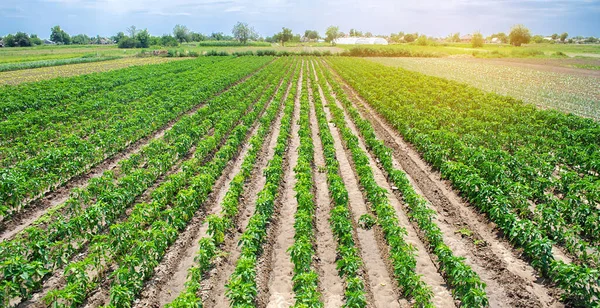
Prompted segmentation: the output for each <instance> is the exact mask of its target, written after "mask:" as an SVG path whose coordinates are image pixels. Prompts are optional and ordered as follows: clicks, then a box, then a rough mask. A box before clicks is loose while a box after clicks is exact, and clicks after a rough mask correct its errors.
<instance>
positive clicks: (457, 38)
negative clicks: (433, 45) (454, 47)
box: [449, 32, 460, 43]
mask: <svg viewBox="0 0 600 308" xmlns="http://www.w3.org/2000/svg"><path fill="white" fill-rule="evenodd" d="M449 40H450V42H453V43H460V32H456V33H453V34H450V37H449Z"/></svg>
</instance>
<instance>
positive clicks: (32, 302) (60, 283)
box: [20, 129, 213, 307]
mask: <svg viewBox="0 0 600 308" xmlns="http://www.w3.org/2000/svg"><path fill="white" fill-rule="evenodd" d="M212 132H213V130H212V129H211V131H210V132H209V134H210V135H212ZM207 136H208V135H207ZM195 151H196V147H195V146H193V147H192V148H191V149H190V150H189V151H188V153H187V154H186V156H185V157H184V158H182V159H180V160H179V161H178V162H177V163H176V164H175V165H173V166H172V167H171V169H170V170H169V171H167V172H166V173H165V174H163V175H162V176H160V177H159V178H158V179H157V180H156V181H155V182H154V184H153V185H152V186H151V187H150V188H148V189H147V190H146V191H145V192H144V193H143V194H142V195H141V196H139V197H137V198H136V201H135V202H134V204H137V203H138V202H143V201H147V199H148V198H149V196H150V194H151V193H152V191H154V190H155V189H156V188H157V187H158V186H160V185H161V184H162V183H163V182H164V181H165V179H166V178H167V176H169V175H171V174H174V173H177V172H179V171H181V167H182V164H183V162H185V161H186V160H188V159H190V158H192V156H193V155H194V153H195ZM132 211H133V207H132V206H129V207H128V208H127V209H126V210H125V212H124V213H123V214H122V215H121V216H120V217H119V219H117V220H116V221H115V222H114V224H118V223H121V222H123V221H125V220H126V219H127V218H128V217H129V216H130V215H131V212H132ZM107 231H108V230H104V231H103V233H106V232H107ZM88 244H89V242H87V240H86V241H85V242H83V244H82V245H81V247H80V248H79V251H78V253H77V254H76V255H75V256H73V257H72V258H71V259H70V260H69V261H70V263H74V262H78V261H81V260H83V259H85V257H86V256H87V254H88V250H87V249H88ZM64 268H65V267H64V266H63V267H61V268H58V269H55V270H54V272H53V273H52V275H51V276H50V277H49V278H46V280H45V281H44V283H43V284H42V289H41V290H40V291H39V292H37V293H35V294H34V295H33V297H32V298H31V299H29V300H27V301H25V302H23V303H22V304H21V305H20V306H22V307H43V305H41V303H40V302H41V299H42V298H43V297H44V296H46V294H48V292H49V291H52V290H55V289H60V288H62V287H64V285H65V284H66V281H65V279H64V277H63V276H64V275H63V271H64Z"/></svg>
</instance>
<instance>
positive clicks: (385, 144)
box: [0, 56, 600, 307]
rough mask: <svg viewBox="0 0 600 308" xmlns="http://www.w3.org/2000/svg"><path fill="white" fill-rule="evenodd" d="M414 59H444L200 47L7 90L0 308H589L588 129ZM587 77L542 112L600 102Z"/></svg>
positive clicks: (594, 206) (594, 280)
mask: <svg viewBox="0 0 600 308" xmlns="http://www.w3.org/2000/svg"><path fill="white" fill-rule="evenodd" d="M135 59H138V58H131V59H121V60H113V61H110V62H111V63H116V62H118V61H125V60H128V61H132V60H135ZM139 59H140V60H143V59H144V58H139ZM150 59H152V60H156V61H158V60H157V59H156V58H150ZM405 60H412V61H414V62H410V63H416V64H414V65H415V67H426V66H427V65H431V66H434V65H435V66H438V67H440V65H442V62H435V63H433V62H427V61H429V60H445V59H398V60H396V59H369V60H366V59H358V58H346V57H298V56H290V57H268V56H265V57H253V56H247V57H199V58H197V59H192V60H181V61H166V62H164V63H157V64H153V65H143V66H134V67H127V68H122V69H115V70H111V71H107V72H98V73H94V74H86V75H81V76H72V77H66V76H65V78H55V79H48V80H41V81H37V82H28V83H23V84H19V85H7V86H3V87H0V121H1V122H0V132H1V134H0V166H1V167H0V168H1V169H0V199H1V200H2V206H1V208H0V216H1V219H0V238H1V242H0V303H2V306H3V307H4V306H6V307H9V306H10V307H101V306H103V307H289V306H296V307H488V306H489V307H593V306H594V305H597V303H598V301H599V299H600V286H599V283H600V271H599V270H598V264H599V262H600V252H599V249H600V248H599V244H600V211H599V208H600V193H599V192H600V175H599V174H600V123H599V122H597V121H595V120H593V119H589V118H583V117H579V116H576V115H570V114H565V113H563V112H559V111H555V110H552V108H558V107H557V106H555V105H544V106H546V107H548V109H539V108H536V107H535V106H533V105H532V104H531V101H529V99H530V98H531V97H533V94H531V96H528V97H523V100H524V101H525V102H524V101H521V100H518V99H515V98H512V97H509V96H502V95H498V94H495V93H489V92H485V91H483V90H481V89H478V88H479V87H482V86H481V85H478V84H474V86H475V87H473V86H469V85H466V84H464V83H459V82H457V81H453V80H448V79H442V78H438V77H433V76H428V75H425V74H421V73H418V72H412V71H409V70H404V69H398V68H396V67H392V66H390V64H391V65H393V66H396V65H404V63H405V62H400V61H405ZM452 60H453V61H456V60H457V59H452ZM162 61H165V60H164V59H162V60H161V62H162ZM386 61H392V62H389V63H388V62H386ZM393 61H398V62H393ZM417 61H423V62H417ZM375 62H384V63H385V64H386V65H382V64H380V63H375ZM430 63H433V64H430ZM444 63H445V62H444ZM455 63H462V62H452V63H448V64H444V65H448V66H451V65H456V64H455ZM96 64H97V63H88V64H81V65H85V66H87V67H93V66H94V65H96ZM75 65H80V64H75ZM75 65H65V66H60V67H56V68H55V69H60V68H68V67H71V66H75ZM462 65H465V67H466V66H468V65H471V62H469V63H466V62H465V63H464V64H462ZM477 65H481V64H477ZM486 65H491V64H486ZM511 68H512V67H507V69H511ZM44 69H48V68H44ZM468 69H471V68H468ZM34 70H41V69H31V70H24V71H34ZM464 70H466V69H464ZM92 71H93V69H92ZM590 71H592V70H590ZM17 72H21V71H15V72H4V73H0V76H3V75H2V74H8V73H17ZM592 72H594V71H592ZM49 74H50V73H49ZM488 74H492V73H488ZM521 74H534V73H532V72H529V73H526V72H522V73H521ZM527 76H532V77H531V78H533V76H534V75H527ZM548 76H549V75H544V77H543V78H541V77H540V80H541V79H550V80H551V81H549V82H554V81H552V79H551V78H549V77H548ZM1 78H2V77H0V79H1ZM471 78H472V77H471ZM527 78H529V77H527ZM557 79H558V77H557ZM581 80H586V79H584V78H583V79H581ZM596 80H597V79H596ZM30 81H32V80H30ZM460 81H461V82H462V81H463V80H460ZM507 82H508V81H507ZM556 82H558V81H556ZM578 82H581V83H578ZM588 82H591V81H588ZM513 84H514V83H513ZM596 84H597V82H596ZM551 85H552V86H560V85H561V84H551ZM574 85H575V86H574ZM591 85H593V83H591V84H590V83H585V82H583V81H571V83H570V84H569V85H563V86H565V87H566V86H569V87H573V88H572V89H573V92H579V91H580V90H583V89H586V90H588V92H585V93H581V94H580V95H579V96H577V95H575V93H574V94H573V97H574V98H572V100H575V99H579V100H581V99H582V97H585V98H586V99H590V100H591V101H592V104H587V105H586V104H583V103H581V101H577V102H573V101H567V100H566V98H565V97H561V98H559V97H558V96H557V97H555V98H556V101H552V103H546V104H558V103H557V102H558V101H559V100H560V99H562V100H563V101H564V102H566V103H572V104H573V105H570V106H569V108H568V109H569V110H579V109H576V108H580V107H581V108H584V107H585V108H588V109H585V108H584V109H585V110H587V111H588V113H589V112H593V111H594V110H596V111H597V109H599V108H598V106H597V102H598V100H596V101H595V103H596V105H595V106H596V107H594V105H593V103H594V101H593V99H594V97H596V99H597V95H598V93H595V92H594V91H593V89H592V90H589V89H587V88H586V87H590V86H591ZM506 87H508V86H506ZM485 89H487V90H493V91H496V89H493V88H489V89H488V88H485ZM540 89H541V88H540ZM540 89H536V91H540ZM570 89H571V88H570ZM506 94H510V95H513V94H514V92H510V93H508V92H507V93H506ZM555 95H558V94H555ZM586 95H589V97H588V96H586ZM594 95H596V96H594ZM531 99H532V98H531ZM545 100H549V99H548V98H546V99H545ZM534 104H535V103H534ZM582 106H584V107H582ZM594 108H595V109H594ZM584 115H586V116H590V117H592V116H598V115H597V114H596V115H594V114H593V113H592V114H584Z"/></svg>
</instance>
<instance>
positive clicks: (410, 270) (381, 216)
mask: <svg viewBox="0 0 600 308" xmlns="http://www.w3.org/2000/svg"><path fill="white" fill-rule="evenodd" d="M317 76H318V77H317V81H318V83H319V86H320V88H321V89H322V90H323V92H324V94H325V102H326V103H327V106H328V108H329V111H330V113H331V121H332V122H333V123H334V124H335V125H336V127H337V129H338V131H339V132H340V135H341V139H342V141H343V143H344V145H345V146H346V148H347V149H348V150H349V152H350V154H351V155H350V156H351V158H352V161H353V165H354V168H355V170H356V173H357V175H358V179H359V183H360V185H361V187H362V188H363V189H364V194H365V197H366V199H367V200H368V201H369V203H370V204H369V207H370V208H371V211H372V212H374V213H375V215H376V217H377V225H378V226H379V227H380V228H381V230H382V232H383V235H384V238H385V241H386V243H387V244H388V246H389V254H390V255H389V258H390V261H391V263H392V266H393V269H394V277H395V279H396V281H397V282H398V285H399V286H400V288H401V291H402V294H403V295H404V296H405V297H406V298H407V299H410V300H414V302H415V304H416V305H417V306H419V307H433V302H432V299H433V291H432V290H431V288H430V287H429V286H428V285H427V284H426V283H425V282H423V280H422V279H421V277H420V275H418V274H417V271H416V266H417V261H416V252H415V251H416V248H415V247H414V246H412V245H411V244H408V243H407V242H406V241H405V240H404V236H405V235H406V234H407V231H406V229H404V228H403V227H401V226H400V222H399V221H398V217H397V216H396V212H395V209H394V207H393V206H392V205H391V204H390V201H389V198H388V196H387V194H388V192H387V190H385V189H384V188H382V187H381V186H379V185H378V184H377V182H376V181H375V177H374V175H373V170H372V169H371V166H370V161H369V157H368V156H367V154H366V153H365V152H364V151H363V150H362V149H361V148H360V146H359V141H358V137H357V136H356V135H354V134H353V133H352V131H351V130H350V128H348V126H347V124H346V119H345V118H344V113H343V110H341V109H340V108H339V107H337V105H336V98H335V97H333V96H332V94H331V92H330V91H328V90H327V89H328V88H327V82H326V80H325V78H324V76H323V75H322V73H321V72H320V71H317Z"/></svg>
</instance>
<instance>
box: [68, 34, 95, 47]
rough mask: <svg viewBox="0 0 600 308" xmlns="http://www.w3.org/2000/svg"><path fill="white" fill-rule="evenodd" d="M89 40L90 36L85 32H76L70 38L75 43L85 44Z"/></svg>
mask: <svg viewBox="0 0 600 308" xmlns="http://www.w3.org/2000/svg"><path fill="white" fill-rule="evenodd" d="M90 41H91V39H90V37H89V36H87V35H85V34H77V35H75V36H73V37H72V38H71V42H72V43H73V44H77V45H86V44H89V43H90Z"/></svg>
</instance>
